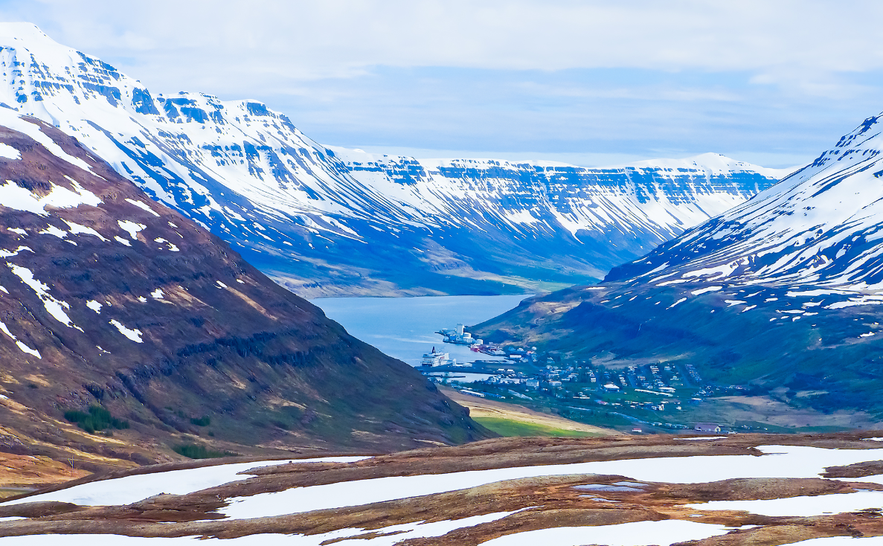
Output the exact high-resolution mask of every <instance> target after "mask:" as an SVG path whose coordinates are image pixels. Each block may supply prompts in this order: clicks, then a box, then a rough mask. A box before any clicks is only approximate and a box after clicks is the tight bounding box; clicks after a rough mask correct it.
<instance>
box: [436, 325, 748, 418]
mask: <svg viewBox="0 0 883 546" xmlns="http://www.w3.org/2000/svg"><path fill="white" fill-rule="evenodd" d="M437 333H439V334H441V335H443V336H444V342H445V343H454V344H457V345H469V346H470V347H471V349H472V350H473V351H475V352H477V353H481V354H484V355H488V356H489V357H491V358H493V359H487V360H482V359H475V360H474V361H473V362H457V361H456V360H453V359H451V358H450V357H449V355H448V353H445V352H439V351H437V350H436V348H435V347H433V349H432V351H431V352H429V353H426V354H424V355H423V360H422V366H421V369H422V372H423V374H424V375H426V376H427V377H428V378H430V380H432V381H435V382H437V383H440V384H445V385H449V386H451V387H454V388H456V389H458V390H460V391H461V392H463V393H466V394H470V395H472V396H478V397H482V398H493V399H498V400H502V401H509V402H514V403H518V404H521V405H525V406H528V407H531V408H532V409H540V410H544V411H552V412H554V413H557V414H559V415H561V416H563V417H567V418H569V419H573V420H576V421H580V422H584V423H587V424H593V425H599V426H607V427H611V428H616V429H618V430H622V431H626V432H630V433H635V434H638V433H648V432H684V431H698V432H715V433H719V432H730V433H732V432H737V431H749V430H764V428H765V427H762V426H759V425H757V424H753V423H747V424H739V425H737V426H725V425H722V424H718V423H713V422H707V420H706V419H701V417H702V414H703V412H702V411H701V406H702V405H703V404H704V403H705V402H706V401H707V400H708V399H709V398H711V397H715V396H727V395H739V394H744V393H745V392H746V391H747V390H748V389H747V388H746V387H743V386H738V385H727V386H719V385H712V384H710V383H709V382H707V381H705V380H703V378H702V377H701V376H700V374H699V373H698V372H697V370H696V369H695V368H694V367H693V366H692V365H691V364H689V363H681V362H655V363H642V364H635V365H626V366H622V365H617V366H615V367H614V366H609V365H604V364H602V363H601V362H606V361H603V360H600V359H598V360H570V359H567V358H566V357H562V356H561V355H557V354H547V353H541V352H538V351H537V348H536V347H520V346H514V345H498V344H493V343H484V342H483V341H482V340H478V339H475V338H472V336H471V335H470V334H469V333H468V332H465V331H464V328H463V326H462V325H457V327H456V328H455V329H453V330H451V329H443V330H440V331H438V332H437Z"/></svg>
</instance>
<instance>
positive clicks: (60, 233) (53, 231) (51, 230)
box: [38, 226, 67, 239]
mask: <svg viewBox="0 0 883 546" xmlns="http://www.w3.org/2000/svg"><path fill="white" fill-rule="evenodd" d="M38 233H40V234H41V235H54V236H55V237H58V238H59V239H64V238H65V237H67V232H66V231H64V230H63V229H58V228H57V227H55V226H49V227H47V228H46V229H44V230H43V231H40V232H38Z"/></svg>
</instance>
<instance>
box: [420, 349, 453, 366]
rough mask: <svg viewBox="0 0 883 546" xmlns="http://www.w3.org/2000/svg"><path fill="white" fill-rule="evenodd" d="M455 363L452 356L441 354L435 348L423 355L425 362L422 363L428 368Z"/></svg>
mask: <svg viewBox="0 0 883 546" xmlns="http://www.w3.org/2000/svg"><path fill="white" fill-rule="evenodd" d="M453 363H454V361H453V360H451V355H450V354H448V353H440V352H438V351H436V350H435V347H433V348H432V351H431V352H428V353H425V354H424V355H423V360H422V361H421V362H420V364H421V365H422V366H427V367H435V366H448V365H451V364H453Z"/></svg>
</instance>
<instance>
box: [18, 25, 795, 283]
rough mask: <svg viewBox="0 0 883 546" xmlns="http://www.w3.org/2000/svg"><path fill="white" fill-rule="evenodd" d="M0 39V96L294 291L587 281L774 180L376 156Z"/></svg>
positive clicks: (717, 163) (45, 43) (238, 105)
mask: <svg viewBox="0 0 883 546" xmlns="http://www.w3.org/2000/svg"><path fill="white" fill-rule="evenodd" d="M0 46H2V47H0V68H2V74H3V76H2V80H0V102H2V103H3V104H4V105H5V106H7V107H9V108H12V109H15V110H16V111H17V112H19V113H22V114H29V115H33V116H35V117H37V118H39V119H42V120H44V121H46V122H48V123H51V124H53V125H55V126H57V127H59V128H60V129H62V130H63V131H65V132H67V133H69V134H72V135H74V136H76V137H77V138H78V139H79V140H80V141H81V142H83V143H84V144H85V145H86V146H87V147H88V148H90V149H91V150H93V152H94V153H96V154H98V155H99V156H101V157H103V158H105V159H106V160H107V161H109V162H110V164H111V165H112V166H113V168H114V169H115V170H116V171H117V172H118V173H119V174H121V175H122V176H124V177H126V178H128V179H130V180H132V181H133V182H135V183H136V184H137V185H138V186H140V187H141V188H142V189H143V190H144V191H145V192H147V193H148V194H149V195H150V196H151V197H152V198H154V199H156V200H157V201H160V202H162V203H165V204H167V205H169V206H171V207H173V208H175V209H177V210H179V211H180V212H181V213H182V214H184V215H185V216H188V217H189V218H191V219H193V220H194V221H196V222H198V223H200V224H201V225H203V226H205V227H206V228H207V229H210V230H211V231H212V233H214V234H216V235H218V236H219V237H221V238H223V239H224V240H226V241H228V242H230V243H231V244H232V245H233V246H234V248H236V249H237V250H238V251H240V252H241V253H242V254H243V256H244V257H245V258H246V259H248V260H249V262H251V263H253V264H255V265H256V266H258V267H259V268H260V269H262V270H263V271H265V272H266V273H268V274H270V275H271V276H272V277H273V278H274V279H276V280H277V281H278V282H280V283H281V284H283V285H284V286H287V287H289V288H291V289H293V290H294V291H295V292H297V293H299V294H301V295H304V296H320V295H342V294H370V295H403V294H462V293H507V292H519V293H521V292H524V291H535V290H543V289H548V288H555V287H563V286H566V285H570V284H573V283H575V282H590V281H594V280H597V279H600V278H601V277H603V275H604V274H605V273H606V272H607V271H608V270H609V269H610V268H611V267H613V266H614V265H617V264H620V263H622V262H624V261H628V260H631V259H633V258H634V257H636V256H639V255H642V254H644V253H646V252H647V251H648V250H650V249H652V248H653V247H655V246H656V245H658V244H659V243H661V242H663V241H665V240H668V239H670V238H671V237H673V236H676V235H678V234H680V233H682V232H683V231H684V230H686V229H688V228H690V227H692V226H694V225H696V224H698V223H701V222H702V221H704V220H706V219H707V218H709V217H711V216H714V215H716V214H719V213H721V212H723V211H725V210H727V209H729V208H731V207H732V206H734V205H737V204H739V203H741V202H743V201H745V200H746V199H747V198H748V197H750V196H751V195H753V194H755V193H756V192H758V191H761V190H764V189H766V188H769V187H770V186H771V185H772V184H773V183H774V182H775V181H776V180H777V179H778V178H779V177H780V176H782V175H784V174H786V172H783V171H775V170H771V169H763V168H760V167H756V166H753V165H749V164H746V163H742V162H738V161H734V160H731V159H728V158H725V157H722V156H718V155H715V154H706V155H703V156H699V157H696V158H693V159H690V160H661V161H653V162H645V163H642V164H636V165H632V166H626V167H620V168H610V169H587V168H582V167H575V166H570V165H561V164H553V163H537V162H507V161H496V160H468V159H461V160H457V159H453V160H417V159H414V158H408V157H399V156H373V155H371V154H366V153H363V152H360V151H358V150H346V149H340V148H333V147H326V146H323V145H320V144H318V143H316V142H314V141H313V140H311V139H309V138H308V137H306V136H305V135H304V134H303V133H302V132H300V131H299V130H298V129H297V128H295V126H294V125H293V124H292V123H291V121H290V120H289V119H288V118H287V117H285V116H284V115H281V114H279V113H276V112H273V111H271V110H270V109H268V108H267V107H266V106H265V105H264V104H261V103H259V102H255V101H249V100H244V101H221V100H219V99H217V98H216V97H213V96H210V95H204V94H201V93H179V94H177V95H173V96H163V95H158V94H154V93H151V91H149V90H148V89H147V88H146V87H145V86H144V85H142V84H141V83H140V82H138V81H137V80H134V79H132V78H129V77H128V76H126V75H124V74H121V73H120V72H119V71H117V70H116V69H115V68H113V67H112V66H110V65H108V64H106V63H104V62H102V61H101V60H99V59H97V58H95V57H92V56H89V55H86V54H83V53H80V52H78V51H75V50H73V49H71V48H68V47H64V46H62V45H59V44H57V43H55V42H54V41H52V40H51V39H50V38H49V37H47V36H46V35H45V34H43V33H42V32H41V31H40V30H39V29H38V28H36V27H35V26H33V25H30V24H25V23H12V24H10V23H7V24H0Z"/></svg>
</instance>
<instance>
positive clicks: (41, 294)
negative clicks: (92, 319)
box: [6, 262, 83, 332]
mask: <svg viewBox="0 0 883 546" xmlns="http://www.w3.org/2000/svg"><path fill="white" fill-rule="evenodd" d="M6 265H8V266H9V268H10V269H11V270H12V274H13V275H15V276H16V277H18V278H19V279H21V280H22V282H24V283H25V284H26V285H28V286H29V287H30V289H31V290H33V291H34V293H36V294H37V297H38V298H40V301H42V302H43V307H44V308H45V309H46V311H47V312H48V313H49V314H50V315H52V318H54V319H55V320H57V321H58V322H60V323H62V324H64V325H65V326H67V327H68V328H76V329H77V330H80V331H81V332H82V331H83V329H82V328H80V327H79V326H77V325H75V324H74V323H73V321H71V319H70V317H69V316H67V313H66V312H65V309H70V305H68V304H67V302H64V301H60V300H57V299H55V298H53V297H52V296H50V295H49V286H47V285H45V284H43V283H42V282H40V281H39V280H38V279H37V278H35V277H34V272H33V271H31V270H30V269H28V268H26V267H21V266H18V265H15V264H10V263H8V262H7V264H6Z"/></svg>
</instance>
